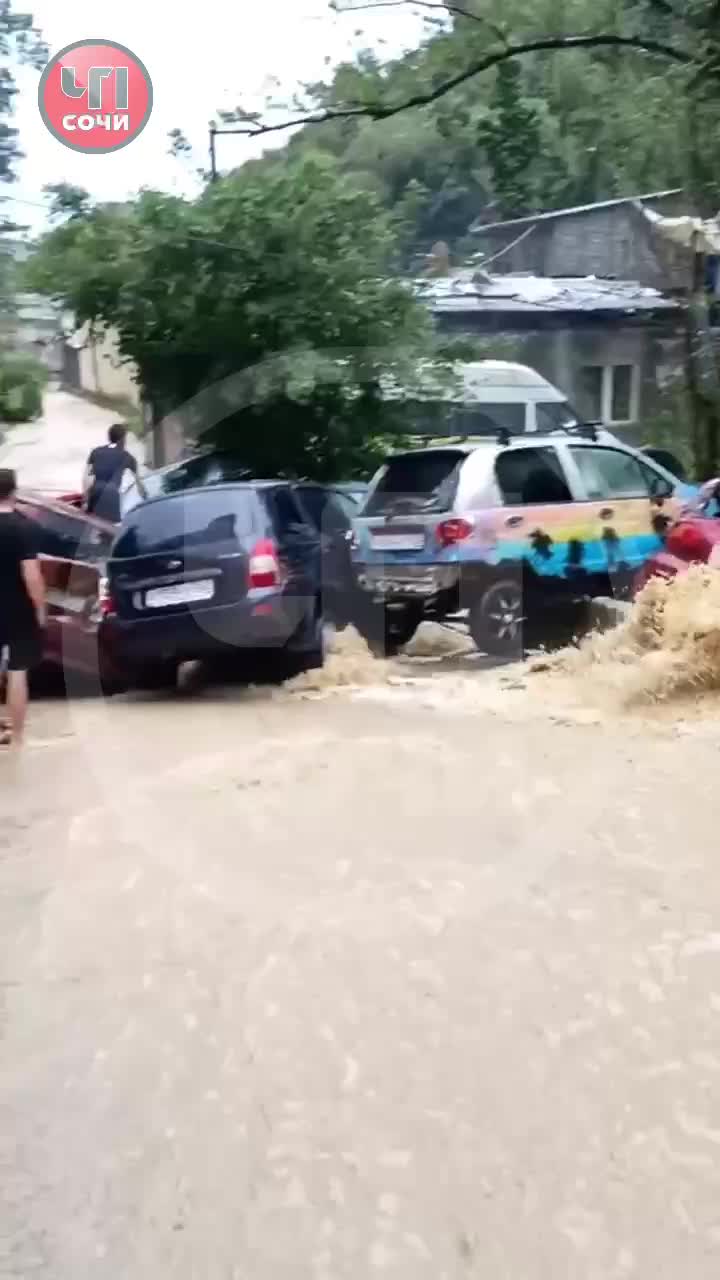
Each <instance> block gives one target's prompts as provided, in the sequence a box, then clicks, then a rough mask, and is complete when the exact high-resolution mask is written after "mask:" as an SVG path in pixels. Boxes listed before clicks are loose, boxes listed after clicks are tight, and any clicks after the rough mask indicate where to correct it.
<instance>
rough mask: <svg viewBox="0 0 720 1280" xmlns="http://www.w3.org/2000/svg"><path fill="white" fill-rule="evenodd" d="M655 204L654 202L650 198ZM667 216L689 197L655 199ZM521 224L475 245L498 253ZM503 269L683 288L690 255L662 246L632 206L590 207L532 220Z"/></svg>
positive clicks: (678, 210)
mask: <svg viewBox="0 0 720 1280" xmlns="http://www.w3.org/2000/svg"><path fill="white" fill-rule="evenodd" d="M648 204H649V206H650V207H653V205H652V202H648ZM655 207H656V208H657V209H658V212H661V213H663V214H665V215H667V216H669V217H670V216H674V215H675V214H680V213H686V212H687V199H686V197H684V196H674V197H670V198H668V199H665V200H662V201H659V202H656V204H655ZM522 231H523V228H522V227H509V228H506V229H505V230H497V231H491V232H487V233H486V234H483V233H478V235H477V248H478V251H481V252H483V253H484V254H485V255H486V256H487V257H490V256H491V255H492V254H495V253H499V252H500V251H501V250H502V249H504V248H506V246H508V245H509V244H511V243H512V242H513V241H514V240H516V239H517V238H518V236H519V235H521V234H522ZM501 262H502V266H501V267H500V264H498V269H501V270H503V271H529V272H533V273H534V274H536V275H544V276H589V275H596V276H606V277H615V278H616V279H618V280H639V281H640V283H641V284H644V285H649V286H652V287H654V288H656V289H661V290H666V289H672V290H679V289H685V288H686V287H687V286H688V284H689V281H690V275H689V273H690V258H689V255H688V254H686V253H684V252H683V251H682V250H679V249H675V248H673V247H672V246H668V245H667V244H664V243H663V242H662V241H661V240H660V239H659V237H658V236H657V233H656V232H654V231H653V229H652V227H651V226H650V225H649V223H647V221H646V220H645V219H644V218H643V216H642V214H640V213H639V212H638V211H637V210H636V209H634V208H633V206H632V205H630V204H622V205H614V206H611V207H610V208H605V209H603V208H591V209H589V210H588V211H587V212H584V213H576V214H567V215H565V216H562V217H557V218H550V219H547V220H546V221H544V222H542V221H541V222H537V223H535V227H534V230H532V231H531V232H530V234H529V235H527V236H526V237H525V238H524V239H523V240H522V241H521V242H520V243H519V244H517V245H516V246H515V247H514V248H513V249H511V250H510V251H509V252H508V253H507V254H505V256H504V257H503V258H502V260H501Z"/></svg>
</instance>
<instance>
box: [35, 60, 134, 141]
mask: <svg viewBox="0 0 720 1280" xmlns="http://www.w3.org/2000/svg"><path fill="white" fill-rule="evenodd" d="M38 103H39V106H40V114H41V116H42V118H43V120H44V121H45V124H46V125H47V127H48V129H49V130H50V132H51V134H52V135H53V137H55V138H57V140H58V142H62V143H64V145H65V146H66V147H71V148H72V150H73V151H84V152H86V153H90V154H95V155H102V154H103V153H106V152H108V151H119V150H120V148H121V147H126V146H127V145H128V143H130V142H133V141H134V140H135V138H137V136H138V134H139V133H142V130H143V129H144V128H145V125H146V124H147V122H148V120H149V119H150V114H151V112H152V106H153V88H152V80H151V79H150V76H149V74H148V70H147V67H146V66H145V65H144V63H142V62H141V61H140V59H139V58H137V57H136V56H135V54H134V53H133V52H132V51H131V50H130V49H127V48H126V47H125V45H124V44H117V43H116V42H115V41H114V40H76V41H75V43H74V44H69V45H68V46H67V47H66V48H65V49H61V50H60V52H59V53H56V54H55V56H54V57H53V58H51V59H50V61H49V62H48V64H47V66H46V68H45V70H44V71H43V73H42V76H41V79H40V88H39V90H38Z"/></svg>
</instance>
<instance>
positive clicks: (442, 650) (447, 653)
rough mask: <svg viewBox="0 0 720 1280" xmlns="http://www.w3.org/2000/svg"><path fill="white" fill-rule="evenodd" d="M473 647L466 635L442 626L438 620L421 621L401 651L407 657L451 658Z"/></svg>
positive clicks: (469, 650) (468, 651)
mask: <svg viewBox="0 0 720 1280" xmlns="http://www.w3.org/2000/svg"><path fill="white" fill-rule="evenodd" d="M474 649H475V645H474V644H473V642H472V640H471V639H470V637H469V636H468V635H463V633H462V632H460V631H455V630H454V629H453V628H452V627H443V626H441V625H440V623H439V622H421V623H420V626H419V627H418V629H417V631H416V632H415V635H414V636H413V638H412V640H410V641H409V643H408V644H406V645H405V648H404V649H403V653H404V655H405V657H407V658H453V657H455V656H456V655H457V656H458V657H459V656H460V655H461V654H463V653H472V652H474Z"/></svg>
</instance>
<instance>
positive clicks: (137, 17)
mask: <svg viewBox="0 0 720 1280" xmlns="http://www.w3.org/2000/svg"><path fill="white" fill-rule="evenodd" d="M17 8H18V10H31V11H32V12H33V14H34V17H35V21H36V23H37V25H38V26H39V27H40V28H41V30H42V31H43V34H44V36H45V38H46V40H47V43H48V45H49V47H50V51H51V53H54V52H55V51H57V50H59V49H61V48H62V47H63V46H64V45H67V44H71V43H72V42H73V41H74V40H83V39H91V38H98V39H100V38H102V39H110V40H116V41H118V42H119V43H120V44H124V45H127V46H128V47H129V48H130V49H132V50H133V52H134V53H136V54H137V56H138V57H139V58H141V59H142V61H143V62H144V63H145V65H146V67H147V68H148V71H149V72H150V75H151V77H152V80H153V87H154V91H155V102H154V109H153V114H152V117H151V119H150V122H149V124H148V125H147V127H146V128H145V130H144V132H143V133H142V134H141V136H140V137H139V138H138V139H137V140H136V141H135V142H133V143H131V145H130V146H128V147H126V148H125V149H124V150H122V151H119V152H117V153H116V154H115V155H112V154H111V155H99V156H88V155H81V154H79V153H77V152H73V151H70V150H69V149H68V148H67V147H64V146H63V145H62V144H61V143H60V142H57V141H56V140H55V139H54V138H53V137H52V136H51V135H50V134H49V133H48V132H47V130H46V128H45V126H44V124H43V123H42V120H41V118H40V114H39V111H38V105H37V86H38V80H39V73H36V72H32V71H29V70H28V69H26V68H23V69H20V70H19V71H18V72H17V75H16V79H17V83H18V87H19V89H20V93H19V95H18V99H17V107H16V113H15V114H16V121H15V123H16V125H17V127H18V128H19V129H20V134H21V144H22V148H23V150H24V152H25V153H26V157H27V158H26V159H25V161H24V162H23V163H22V165H21V166H20V168H19V181H18V183H17V184H16V186H15V188H14V189H12V191H13V194H14V196H15V197H16V200H17V202H16V204H15V205H14V207H13V209H12V214H13V216H14V217H15V218H16V219H17V220H18V221H20V222H24V223H30V224H31V225H32V226H33V227H34V228H37V227H38V226H40V225H42V223H43V221H44V214H43V211H42V209H39V208H33V207H32V202H41V201H42V188H43V186H44V184H45V183H48V182H60V181H66V182H73V183H77V184H78V185H79V186H83V187H86V188H88V189H89V190H90V191H91V192H92V193H93V195H95V196H97V197H98V198H100V199H108V200H114V199H123V198H125V197H126V196H128V195H130V194H132V193H133V192H134V191H137V190H138V188H139V187H141V186H156V187H162V188H163V189H165V190H169V191H177V192H178V193H184V194H192V192H193V190H194V184H195V179H194V177H193V170H194V169H195V168H198V167H200V166H204V167H207V164H208V159H207V124H208V121H209V120H210V118H211V117H212V116H213V115H214V114H215V112H216V111H217V110H218V108H231V107H234V106H236V105H237V103H238V102H242V103H243V105H251V106H254V107H255V108H258V107H260V106H261V105H262V103H263V101H264V99H265V96H266V94H267V92H268V90H269V89H270V87H271V79H272V78H273V77H275V78H276V79H277V80H279V81H280V82H281V84H282V87H283V91H284V92H285V91H287V92H289V93H290V92H292V90H293V89H294V88H295V87H297V85H298V84H301V83H303V82H306V81H312V80H317V79H320V78H323V77H324V76H326V75H327V73H328V67H327V65H326V63H325V59H326V58H328V57H329V58H331V59H332V61H333V62H334V63H335V62H339V61H342V60H343V59H344V58H347V57H348V56H350V55H351V54H352V52H353V50H357V49H359V48H362V47H367V46H368V45H371V44H373V45H375V46H376V47H377V46H378V41H380V40H383V41H385V42H386V43H385V44H384V45H381V46H379V47H380V49H381V50H384V52H385V53H386V54H387V55H388V56H391V55H392V54H395V53H397V52H399V51H400V50H401V49H402V48H406V47H410V46H411V45H413V44H415V43H417V40H418V38H419V36H420V34H421V32H422V27H421V20H420V18H418V16H417V14H416V15H415V16H413V14H412V13H411V12H409V11H408V10H406V9H404V8H403V9H401V10H399V11H393V10H392V9H385V10H381V11H379V12H378V13H377V14H373V15H368V14H367V13H356V14H354V15H353V13H352V12H349V13H345V14H342V15H334V14H333V13H332V12H331V11H330V8H329V4H328V0H201V2H200V3H198V4H197V6H195V5H192V6H191V5H190V4H188V5H187V8H186V10H185V12H186V14H187V17H185V18H183V17H180V16H179V15H180V11H181V10H180V5H178V4H177V3H176V0H123V3H122V4H118V5H112V6H107V7H103V6H98V5H97V3H96V0H22V3H20V0H18V4H17ZM191 18H192V20H191ZM361 27H362V35H357V34H356V33H357V32H358V29H359V28H361ZM175 127H178V128H181V129H182V130H183V131H184V132H185V134H186V135H187V137H188V138H189V139H190V141H191V142H192V144H193V147H194V156H193V161H192V163H190V164H188V163H187V162H180V161H177V160H174V159H173V158H172V157H170V156H169V155H168V154H167V151H168V141H167V135H168V133H169V131H170V130H171V129H172V128H175ZM264 145H269V144H268V143H267V142H265V143H264ZM261 149H262V148H261V147H260V146H259V144H258V142H257V141H254V140H253V141H251V140H248V139H244V138H240V137H228V138H220V139H218V161H219V164H220V167H221V168H223V167H225V168H230V167H232V166H233V165H236V164H240V163H242V161H243V160H244V159H246V158H247V157H249V156H250V155H253V154H257V153H258V151H259V150H261ZM3 194H4V193H3ZM8 194H10V192H8ZM22 201H27V202H28V203H22ZM8 212H10V210H8Z"/></svg>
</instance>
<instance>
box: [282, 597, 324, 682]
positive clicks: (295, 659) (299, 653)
mask: <svg viewBox="0 0 720 1280" xmlns="http://www.w3.org/2000/svg"><path fill="white" fill-rule="evenodd" d="M303 629H304V630H305V633H306V634H305V636H304V637H303V639H302V641H301V642H300V643H298V641H297V638H296V639H295V642H294V644H293V646H292V647H288V648H286V649H281V650H280V652H279V653H278V655H277V659H276V662H275V664H274V665H275V666H276V667H277V669H278V674H279V676H280V679H281V680H291V679H292V678H293V676H299V675H302V673H303V671H319V670H320V669H321V668H322V667H324V666H325V618H324V616H323V613H322V609H321V608H320V602H319V601H318V605H317V608H316V611H315V613H314V615H313V617H312V618H311V619H309V620H308V621H307V622H305V623H304V624H303Z"/></svg>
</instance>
